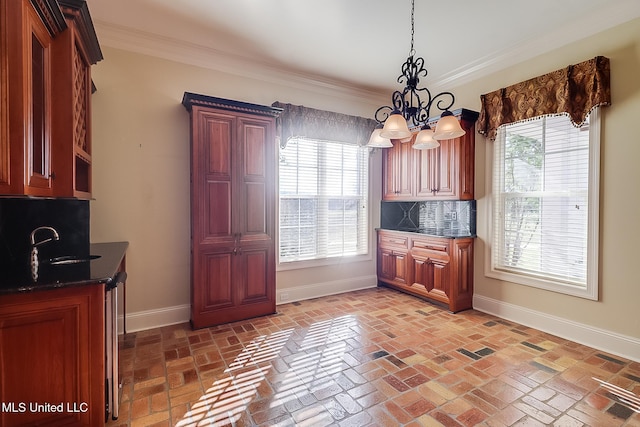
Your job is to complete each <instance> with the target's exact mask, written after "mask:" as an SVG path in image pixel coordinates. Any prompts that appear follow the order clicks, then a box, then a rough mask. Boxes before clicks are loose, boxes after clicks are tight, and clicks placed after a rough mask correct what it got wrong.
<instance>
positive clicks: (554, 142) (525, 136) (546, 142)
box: [492, 115, 589, 287]
mask: <svg viewBox="0 0 640 427" xmlns="http://www.w3.org/2000/svg"><path fill="white" fill-rule="evenodd" d="M494 150H495V152H494V162H495V163H494V168H495V169H494V182H493V188H494V201H493V209H494V211H493V221H494V223H493V229H494V233H493V245H492V246H493V248H492V255H493V259H492V263H493V268H494V269H495V270H498V271H505V272H510V273H516V274H520V275H525V276H526V275H528V276H533V277H538V278H543V279H549V280H552V281H555V282H560V283H564V284H567V285H570V286H578V287H586V286H587V271H588V269H587V261H588V253H587V249H588V221H589V119H587V121H586V122H585V124H584V125H582V126H581V127H580V128H576V127H574V126H573V125H572V124H571V121H570V120H569V118H568V116H566V115H556V116H542V117H538V118H535V119H532V120H529V121H524V122H519V123H513V124H509V125H505V126H502V127H500V128H499V130H498V135H497V138H496V142H495V148H494Z"/></svg>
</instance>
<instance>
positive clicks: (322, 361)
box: [107, 288, 640, 427]
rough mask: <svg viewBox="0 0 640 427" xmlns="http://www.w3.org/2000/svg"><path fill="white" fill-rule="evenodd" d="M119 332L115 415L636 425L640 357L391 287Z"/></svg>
mask: <svg viewBox="0 0 640 427" xmlns="http://www.w3.org/2000/svg"><path fill="white" fill-rule="evenodd" d="M277 309H278V314H276V315H272V316H266V317H262V318H257V319H252V320H248V321H243V322H237V323H233V324H229V325H224V326H218V327H212V328H208V329H201V330H196V331H192V330H191V329H190V327H189V325H188V324H182V325H176V326H170V327H164V328H158V329H153V330H148V331H143V332H138V333H131V334H127V335H126V336H124V337H122V339H121V348H122V351H121V365H122V369H123V378H124V385H123V393H122V407H121V412H120V418H119V419H118V420H117V421H110V422H109V423H108V424H107V426H109V427H115V426H132V427H134V426H179V427H195V426H205V425H206V426H224V425H229V426H310V427H317V426H326V425H334V426H357V427H360V426H369V425H371V426H373V425H375V426H551V425H552V426H568V427H573V426H594V427H604V426H634V427H640V413H639V411H640V397H639V396H638V395H639V394H640V363H637V362H632V361H629V360H625V359H622V358H620V357H618V356H614V355H611V354H607V353H605V352H603V351H599V350H595V349H593V348H589V347H585V346H583V345H580V344H576V343H574V342H571V341H567V340H565V339H561V338H558V337H555V336H552V335H549V334H545V333H542V332H540V331H538V330H535V329H531V328H528V327H525V326H522V325H518V324H515V323H512V322H507V321H504V320H501V319H499V318H496V317H493V316H489V315H486V314H483V313H480V312H477V311H473V310H469V311H465V312H461V313H458V314H451V313H449V312H447V311H446V310H444V309H441V308H439V307H437V306H434V305H432V304H430V303H427V302H424V301H422V300H419V299H417V298H414V297H411V296H408V295H404V294H401V293H398V292H395V291H393V290H390V289H385V288H375V289H369V290H363V291H358V292H351V293H347V294H341V295H336V296H330V297H325V298H318V299H314V300H309V301H302V302H297V303H291V304H286V305H280V306H278V308H277Z"/></svg>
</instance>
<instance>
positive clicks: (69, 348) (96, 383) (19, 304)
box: [0, 284, 105, 427]
mask: <svg viewBox="0 0 640 427" xmlns="http://www.w3.org/2000/svg"><path fill="white" fill-rule="evenodd" d="M0 298H2V303H1V304H0V348H2V357H0V378H1V379H2V385H3V387H0V402H2V404H3V405H5V406H3V408H2V411H0V425H2V426H6V427H10V426H25V425H69V426H98V425H103V424H104V421H105V409H104V408H105V389H104V384H105V381H104V375H105V359H104V357H105V335H104V331H105V323H104V322H105V285H104V284H94V285H90V286H79V287H69V288H65V289H55V290H48V291H38V292H27V293H17V294H11V295H2V296H1V297H0ZM37 404H40V405H45V404H50V405H56V407H55V408H51V407H48V408H45V407H42V406H40V407H38V406H32V405H37ZM6 405H12V406H11V407H8V406H6ZM60 405H62V406H60Z"/></svg>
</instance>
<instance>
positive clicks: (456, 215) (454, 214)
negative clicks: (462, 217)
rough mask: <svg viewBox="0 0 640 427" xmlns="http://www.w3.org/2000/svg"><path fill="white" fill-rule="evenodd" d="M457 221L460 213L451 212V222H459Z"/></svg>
mask: <svg viewBox="0 0 640 427" xmlns="http://www.w3.org/2000/svg"><path fill="white" fill-rule="evenodd" d="M457 220H458V212H457V211H451V221H457Z"/></svg>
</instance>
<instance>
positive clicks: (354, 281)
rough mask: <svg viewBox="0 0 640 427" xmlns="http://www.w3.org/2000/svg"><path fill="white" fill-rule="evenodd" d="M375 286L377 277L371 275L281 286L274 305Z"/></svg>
mask: <svg viewBox="0 0 640 427" xmlns="http://www.w3.org/2000/svg"><path fill="white" fill-rule="evenodd" d="M376 286H378V278H377V276H375V275H372V276H360V277H354V278H349V279H342V280H333V281H331V282H322V283H312V284H309V285H302V286H294V287H291V288H283V289H278V290H276V305H280V304H287V303H290V302H295V301H302V300H306V299H311V298H319V297H326V296H329V295H336V294H342V293H344V292H351V291H358V290H360V289H368V288H375V287H376Z"/></svg>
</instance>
